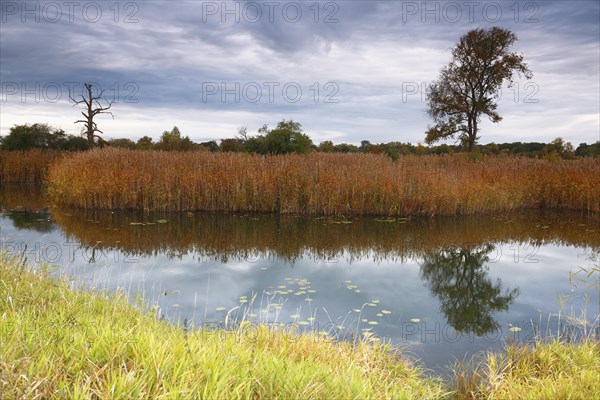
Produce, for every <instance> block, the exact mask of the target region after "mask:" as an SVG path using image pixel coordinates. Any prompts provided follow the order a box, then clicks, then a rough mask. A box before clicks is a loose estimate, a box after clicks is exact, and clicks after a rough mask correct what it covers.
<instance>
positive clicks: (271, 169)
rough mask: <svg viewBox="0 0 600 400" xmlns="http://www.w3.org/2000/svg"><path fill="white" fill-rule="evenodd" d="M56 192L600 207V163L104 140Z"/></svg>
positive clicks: (217, 207) (290, 203) (66, 164)
mask: <svg viewBox="0 0 600 400" xmlns="http://www.w3.org/2000/svg"><path fill="white" fill-rule="evenodd" d="M48 180H49V193H50V195H51V197H52V198H53V199H55V200H56V201H57V202H58V203H59V204H62V205H69V206H75V207H79V208H85V209H134V210H144V211H186V210H187V211H190V210H202V211H230V212H275V213H281V214H310V215H390V216H409V215H428V216H434V215H471V214H483V213H495V212H507V211H513V210H517V209H531V208H544V209H546V208H552V209H572V210H585V211H586V212H589V213H592V212H599V211H600V163H598V161H597V160H594V159H578V160H574V161H554V162H550V161H545V160H536V159H526V158H514V157H484V158H483V159H482V160H481V161H472V160H469V159H468V158H467V157H466V156H464V155H450V156H426V157H417V156H409V157H404V158H402V159H401V160H399V161H398V162H394V161H392V160H390V159H389V158H387V157H385V156H382V155H373V154H323V153H312V154H308V155H284V156H260V155H254V154H239V153H216V154H212V153H208V152H187V153H168V152H159V151H150V152H147V151H146V152H144V151H130V150H123V149H104V150H95V151H90V152H85V153H78V154H74V155H72V156H68V157H65V158H64V159H62V160H61V161H60V162H59V163H56V164H54V165H53V166H52V167H51V168H50V173H49V177H48Z"/></svg>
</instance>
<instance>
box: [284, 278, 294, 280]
mask: <svg viewBox="0 0 600 400" xmlns="http://www.w3.org/2000/svg"><path fill="white" fill-rule="evenodd" d="M283 280H284V281H291V280H292V278H283Z"/></svg>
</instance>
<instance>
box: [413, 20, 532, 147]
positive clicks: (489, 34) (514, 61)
mask: <svg viewBox="0 0 600 400" xmlns="http://www.w3.org/2000/svg"><path fill="white" fill-rule="evenodd" d="M516 41H517V36H516V35H515V34H514V33H512V32H510V31H508V30H506V29H502V28H498V27H493V28H490V29H489V30H485V29H481V28H479V29H474V30H471V31H469V32H467V33H466V34H465V35H464V36H462V37H461V38H460V41H459V42H458V44H457V45H456V46H455V47H454V48H453V49H452V61H450V63H449V64H448V65H447V66H446V67H444V68H443V69H442V71H441V74H440V77H439V79H438V80H437V81H434V82H433V83H432V84H431V85H429V88H428V90H427V103H428V108H427V113H428V114H429V116H430V117H431V118H432V119H433V121H434V123H435V125H434V126H433V127H428V128H427V132H426V138H425V141H426V142H427V143H428V144H431V143H434V142H436V141H438V140H442V139H447V138H454V139H458V140H459V141H460V142H461V144H462V145H463V147H465V148H467V150H468V151H472V150H473V148H474V145H475V143H476V142H477V139H478V133H479V122H480V120H481V116H482V115H486V116H488V117H489V119H490V121H492V122H493V123H497V122H499V121H501V120H502V117H501V116H500V114H498V113H497V112H496V109H497V107H498V104H497V102H496V101H497V100H498V99H499V92H500V89H501V87H502V83H503V82H504V81H507V82H508V86H509V87H512V85H513V84H514V80H513V78H514V75H515V73H516V74H518V76H519V77H520V76H521V74H523V75H524V76H525V78H527V79H531V78H532V77H533V74H532V73H531V71H530V70H529V69H528V67H527V64H526V63H524V62H523V56H522V55H520V54H517V53H510V52H509V48H510V47H511V46H512V45H513V44H514V43H515V42H516Z"/></svg>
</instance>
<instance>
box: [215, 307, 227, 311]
mask: <svg viewBox="0 0 600 400" xmlns="http://www.w3.org/2000/svg"><path fill="white" fill-rule="evenodd" d="M215 310H217V311H225V307H217V308H215Z"/></svg>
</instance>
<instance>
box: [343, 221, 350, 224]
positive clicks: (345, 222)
mask: <svg viewBox="0 0 600 400" xmlns="http://www.w3.org/2000/svg"><path fill="white" fill-rule="evenodd" d="M340 222H341V223H342V224H351V223H352V221H340Z"/></svg>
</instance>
